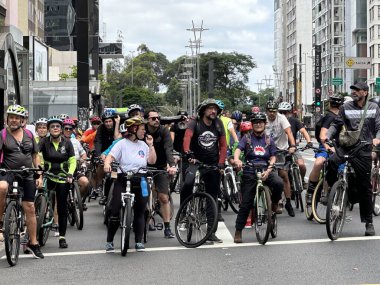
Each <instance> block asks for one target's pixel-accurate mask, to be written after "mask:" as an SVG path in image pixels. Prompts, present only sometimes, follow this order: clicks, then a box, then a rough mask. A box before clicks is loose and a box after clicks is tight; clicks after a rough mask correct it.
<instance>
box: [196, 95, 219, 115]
mask: <svg viewBox="0 0 380 285" xmlns="http://www.w3.org/2000/svg"><path fill="white" fill-rule="evenodd" d="M210 105H215V106H216V107H217V108H218V115H219V114H220V113H221V112H222V109H221V108H220V107H219V105H218V104H217V103H216V100H215V99H212V98H211V99H206V100H204V101H202V102H201V103H200V104H199V105H198V107H197V113H198V115H199V116H202V115H203V113H204V111H205V110H206V108H207V107H208V106H210Z"/></svg>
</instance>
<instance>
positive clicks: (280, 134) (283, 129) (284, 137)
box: [266, 101, 296, 217]
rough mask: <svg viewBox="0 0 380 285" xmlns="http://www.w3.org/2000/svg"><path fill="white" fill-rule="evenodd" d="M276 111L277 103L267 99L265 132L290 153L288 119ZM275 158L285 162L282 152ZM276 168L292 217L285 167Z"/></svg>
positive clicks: (291, 143) (293, 147)
mask: <svg viewBox="0 0 380 285" xmlns="http://www.w3.org/2000/svg"><path fill="white" fill-rule="evenodd" d="M277 111H278V104H277V103H276V102H274V101H268V102H267V104H266V113H267V116H268V123H267V127H266V133H267V135H269V136H270V137H271V138H272V139H273V140H274V142H275V144H276V147H277V148H278V149H280V150H288V151H289V153H291V154H292V153H294V152H295V151H296V143H295V140H294V137H293V134H292V131H291V128H290V124H289V121H288V120H287V119H286V117H285V116H284V115H282V114H278V112H277ZM289 143H290V146H289ZM276 160H277V161H278V162H284V163H285V156H284V155H283V154H281V155H279V154H277V158H276ZM277 168H278V174H279V175H280V177H281V178H282V179H283V180H284V194H285V198H286V203H285V209H286V210H287V212H288V215H289V216H291V217H294V210H293V207H292V204H291V203H290V199H291V189H290V182H289V177H288V172H287V170H286V169H285V166H283V167H279V166H278V167H277Z"/></svg>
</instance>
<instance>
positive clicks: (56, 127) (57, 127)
mask: <svg viewBox="0 0 380 285" xmlns="http://www.w3.org/2000/svg"><path fill="white" fill-rule="evenodd" d="M60 128H61V125H50V127H49V129H60Z"/></svg>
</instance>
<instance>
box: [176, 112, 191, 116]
mask: <svg viewBox="0 0 380 285" xmlns="http://www.w3.org/2000/svg"><path fill="white" fill-rule="evenodd" d="M188 115H189V114H188V113H187V112H186V111H178V113H177V116H185V117H187V116H188Z"/></svg>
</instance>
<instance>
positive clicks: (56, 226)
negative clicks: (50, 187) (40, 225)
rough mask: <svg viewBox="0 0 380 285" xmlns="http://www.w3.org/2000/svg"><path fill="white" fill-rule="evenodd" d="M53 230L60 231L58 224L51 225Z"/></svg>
mask: <svg viewBox="0 0 380 285" xmlns="http://www.w3.org/2000/svg"><path fill="white" fill-rule="evenodd" d="M51 229H52V230H53V231H56V232H57V231H58V224H52V225H51Z"/></svg>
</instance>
